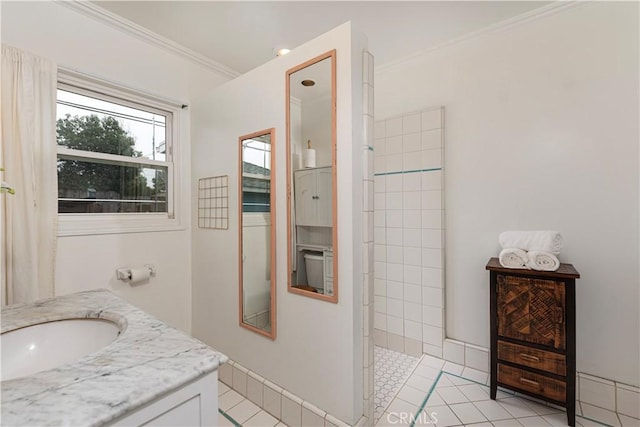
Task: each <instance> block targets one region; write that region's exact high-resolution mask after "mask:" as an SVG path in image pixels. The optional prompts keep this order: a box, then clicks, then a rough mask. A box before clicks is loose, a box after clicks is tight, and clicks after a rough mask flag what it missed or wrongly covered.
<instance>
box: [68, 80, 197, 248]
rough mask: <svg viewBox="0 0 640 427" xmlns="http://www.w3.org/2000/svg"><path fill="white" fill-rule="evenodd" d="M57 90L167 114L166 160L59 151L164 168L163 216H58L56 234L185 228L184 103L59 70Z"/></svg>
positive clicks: (153, 214)
mask: <svg viewBox="0 0 640 427" xmlns="http://www.w3.org/2000/svg"><path fill="white" fill-rule="evenodd" d="M58 89H61V90H67V91H71V92H74V93H78V94H81V95H87V96H91V97H94V98H99V99H102V100H105V101H110V102H115V103H118V104H121V105H125V106H128V107H133V108H139V109H144V110H146V111H150V112H157V113H160V114H163V115H166V116H167V120H166V124H165V126H166V144H167V146H166V159H167V160H166V161H158V160H151V159H144V158H137V157H126V156H119V155H115V154H107V153H98V152H89V151H83V150H74V149H70V148H67V147H63V146H58V147H57V150H58V154H59V155H64V156H65V158H69V157H72V158H77V159H80V160H88V159H89V160H94V161H98V162H99V161H103V162H106V163H109V164H118V163H120V164H136V165H142V166H145V165H146V166H167V167H168V171H167V212H141V213H115V214H114V213H58V236H60V237H62V236H81V235H95V234H119V233H139V232H156V231H175V230H184V229H185V226H184V224H183V218H184V217H185V216H186V212H184V208H183V207H182V205H183V203H180V199H181V190H183V187H184V186H183V180H182V178H181V174H180V169H181V168H180V167H179V166H180V161H181V158H180V151H181V150H179V149H178V148H179V145H180V144H179V142H180V138H179V137H180V128H181V126H180V125H181V123H180V122H181V121H182V120H183V114H184V113H183V111H182V104H180V103H177V102H173V101H169V100H165V99H162V98H159V97H156V96H153V95H148V94H146V93H143V92H140V91H136V90H132V89H129V88H125V87H122V86H119V85H116V84H113V83H110V82H106V81H103V80H99V79H96V78H93V77H88V76H85V75H83V74H80V73H76V72H73V71H69V70H63V69H59V70H58ZM56 209H57V205H56Z"/></svg>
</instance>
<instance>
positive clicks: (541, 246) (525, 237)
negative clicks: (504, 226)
mask: <svg viewBox="0 0 640 427" xmlns="http://www.w3.org/2000/svg"><path fill="white" fill-rule="evenodd" d="M498 241H499V242H500V245H501V246H502V247H503V248H518V249H522V250H523V251H542V252H549V253H552V254H554V255H558V254H559V253H560V249H562V245H563V243H564V239H563V238H562V234H560V232H559V231H504V232H502V233H500V237H498Z"/></svg>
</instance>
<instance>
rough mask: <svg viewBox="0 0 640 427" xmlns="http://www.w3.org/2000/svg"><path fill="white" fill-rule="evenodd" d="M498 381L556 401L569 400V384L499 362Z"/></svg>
mask: <svg viewBox="0 0 640 427" xmlns="http://www.w3.org/2000/svg"><path fill="white" fill-rule="evenodd" d="M498 382H499V383H502V384H506V385H508V386H511V387H514V388H516V389H520V390H523V391H528V392H529V393H534V394H537V395H539V396H544V397H546V398H548V399H551V400H554V401H556V402H560V403H564V402H566V401H567V384H566V383H565V382H564V381H558V380H555V379H553V378H549V377H545V376H544V375H538V374H534V373H533V372H529V371H525V370H524V369H518V368H514V367H512V366H507V365H503V364H501V363H498Z"/></svg>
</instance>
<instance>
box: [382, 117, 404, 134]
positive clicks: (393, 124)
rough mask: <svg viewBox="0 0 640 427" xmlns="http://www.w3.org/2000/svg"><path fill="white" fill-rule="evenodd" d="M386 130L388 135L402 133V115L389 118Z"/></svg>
mask: <svg viewBox="0 0 640 427" xmlns="http://www.w3.org/2000/svg"><path fill="white" fill-rule="evenodd" d="M386 131H387V135H386V136H387V137H389V136H395V135H402V117H397V118H395V119H389V120H387V125H386Z"/></svg>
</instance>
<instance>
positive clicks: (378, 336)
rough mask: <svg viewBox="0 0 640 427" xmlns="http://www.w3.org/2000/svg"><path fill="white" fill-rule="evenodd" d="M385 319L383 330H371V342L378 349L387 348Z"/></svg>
mask: <svg viewBox="0 0 640 427" xmlns="http://www.w3.org/2000/svg"><path fill="white" fill-rule="evenodd" d="M386 329H387V319H386V318H385V320H384V329H380V328H378V327H376V328H375V329H374V330H373V342H374V343H375V344H376V345H379V346H380V347H384V348H387V331H386Z"/></svg>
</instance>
